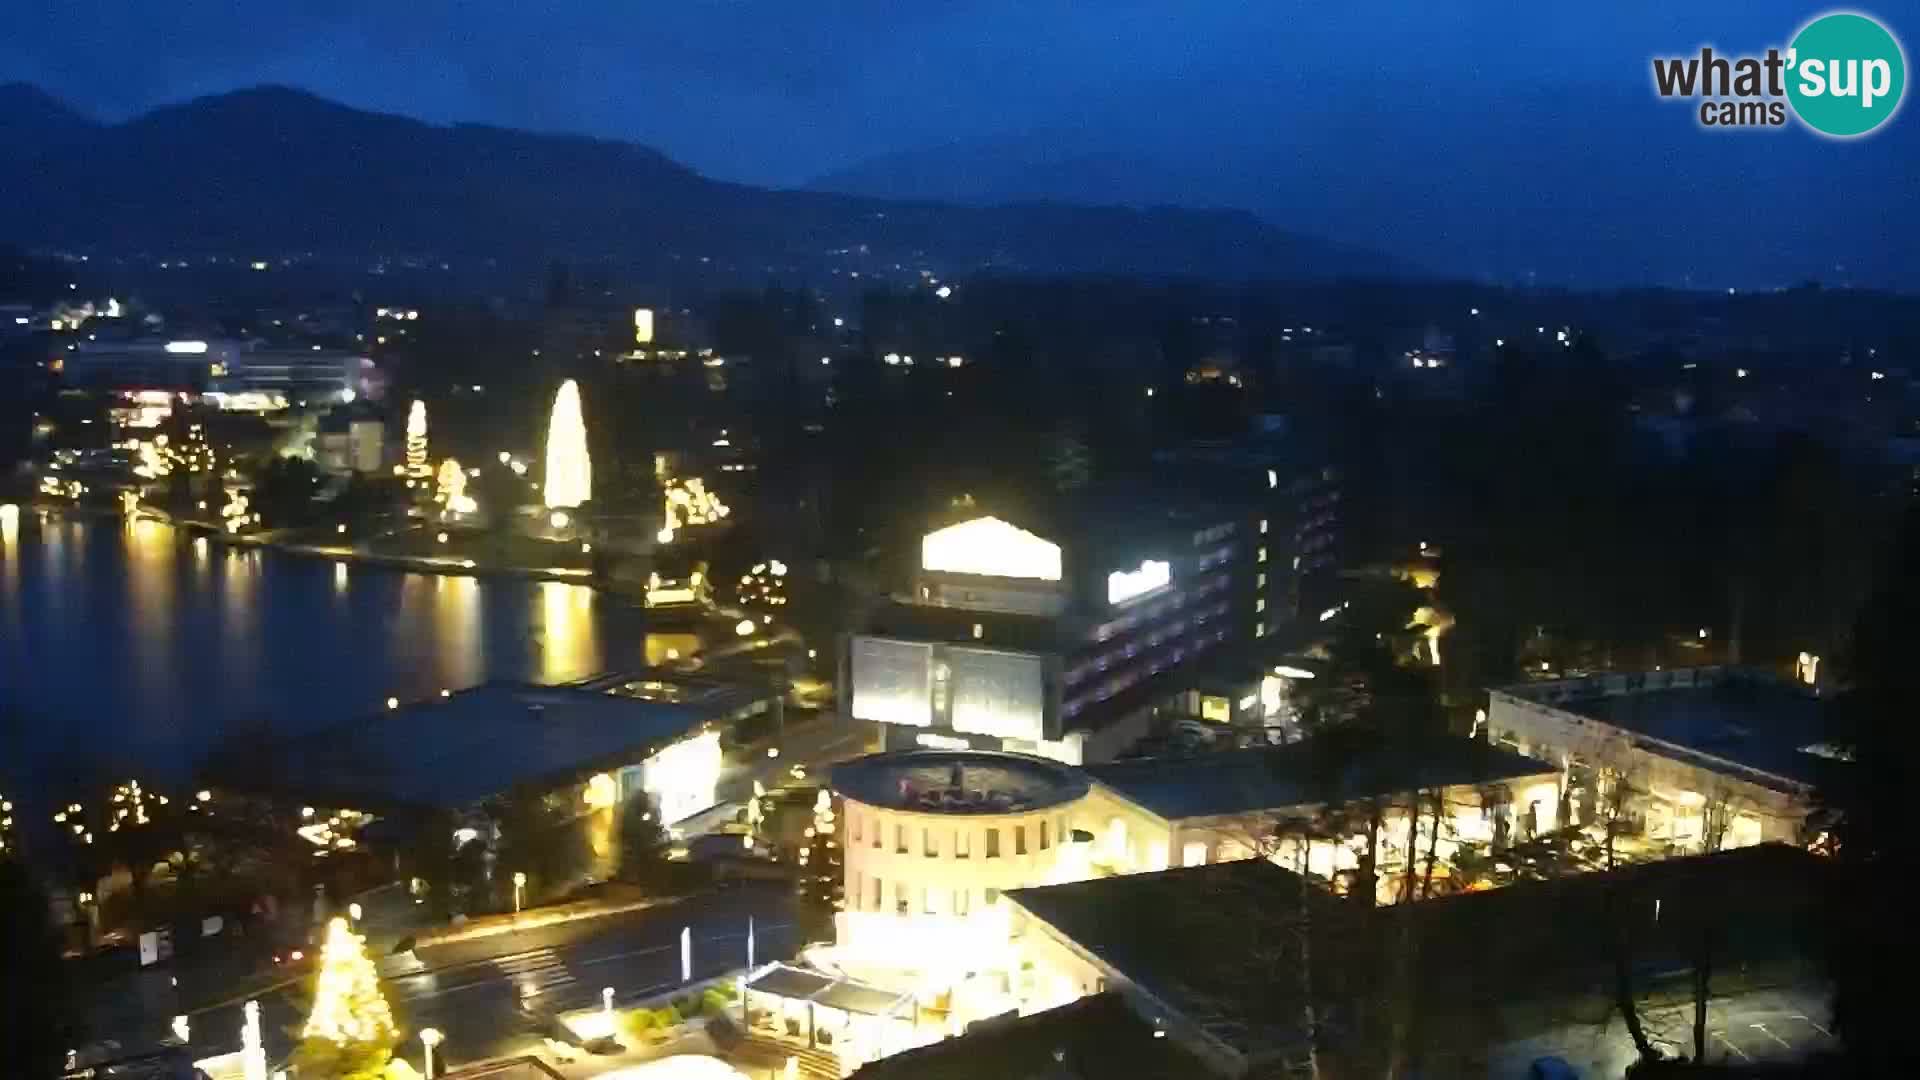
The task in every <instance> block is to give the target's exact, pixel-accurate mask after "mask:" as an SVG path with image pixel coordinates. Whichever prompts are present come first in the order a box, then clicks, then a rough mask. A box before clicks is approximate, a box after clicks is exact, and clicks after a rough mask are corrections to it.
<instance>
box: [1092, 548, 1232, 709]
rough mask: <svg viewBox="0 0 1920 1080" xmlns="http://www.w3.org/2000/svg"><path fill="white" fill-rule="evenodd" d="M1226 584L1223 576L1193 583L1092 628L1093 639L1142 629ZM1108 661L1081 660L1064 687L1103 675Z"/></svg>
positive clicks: (1101, 657)
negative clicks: (1095, 673) (1088, 677)
mask: <svg viewBox="0 0 1920 1080" xmlns="http://www.w3.org/2000/svg"><path fill="white" fill-rule="evenodd" d="M1228 584H1229V579H1228V576H1227V575H1226V574H1213V575H1211V576H1209V577H1205V578H1199V579H1196V580H1195V581H1194V582H1193V583H1192V584H1191V587H1189V588H1185V589H1176V590H1174V591H1173V592H1172V593H1171V594H1170V595H1169V596H1167V597H1166V598H1165V599H1163V600H1157V601H1154V602H1153V603H1151V604H1148V605H1147V606H1145V607H1141V608H1137V609H1135V610H1133V611H1131V612H1129V613H1127V614H1126V615H1124V616H1122V617H1120V618H1118V619H1115V620H1113V621H1112V622H1109V623H1103V624H1101V625H1100V626H1097V627H1095V628H1094V631H1093V639H1094V640H1095V641H1096V642H1102V643H1104V642H1106V641H1108V640H1110V639H1112V638H1114V637H1115V636H1117V635H1120V634H1124V633H1127V632H1129V631H1132V630H1134V629H1136V628H1139V627H1142V626H1150V625H1152V624H1153V623H1154V622H1156V621H1158V620H1160V619H1162V618H1164V617H1166V616H1168V615H1172V614H1175V613H1177V612H1179V610H1180V609H1181V608H1182V607H1184V606H1186V605H1187V604H1191V603H1195V602H1197V601H1200V600H1203V599H1205V598H1206V597H1208V596H1211V595H1212V594H1214V593H1216V592H1219V591H1220V590H1222V589H1224V588H1226V587H1227V585H1228ZM1111 657H1112V654H1111V653H1097V654H1095V655H1094V656H1091V657H1088V658H1086V659H1083V660H1081V661H1080V662H1079V663H1078V664H1075V665H1074V666H1073V667H1071V668H1068V669H1067V685H1068V686H1072V685H1073V684H1074V683H1076V682H1079V681H1080V680H1081V679H1084V678H1086V677H1087V676H1088V675H1090V674H1091V673H1093V672H1094V671H1105V670H1106V669H1107V667H1108V666H1109V665H1110V664H1111V662H1112V661H1111Z"/></svg>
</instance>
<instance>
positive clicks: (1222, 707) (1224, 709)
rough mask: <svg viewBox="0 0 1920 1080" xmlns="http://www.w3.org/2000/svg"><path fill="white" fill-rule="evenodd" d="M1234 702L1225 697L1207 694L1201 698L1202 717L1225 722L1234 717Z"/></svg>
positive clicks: (1220, 722)
mask: <svg viewBox="0 0 1920 1080" xmlns="http://www.w3.org/2000/svg"><path fill="white" fill-rule="evenodd" d="M1232 712H1233V703H1232V702H1230V701H1228V700H1227V699H1226V698H1223V697H1215V696H1214V695H1211V694H1209V695H1207V696H1206V697H1203V698H1201V699H1200V719H1202V720H1211V721H1213V722H1214V723H1216V724H1224V723H1226V722H1227V721H1228V720H1230V719H1232Z"/></svg>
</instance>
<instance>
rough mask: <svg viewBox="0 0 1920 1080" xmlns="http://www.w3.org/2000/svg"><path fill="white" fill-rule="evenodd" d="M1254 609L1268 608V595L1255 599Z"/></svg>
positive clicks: (1263, 609)
mask: <svg viewBox="0 0 1920 1080" xmlns="http://www.w3.org/2000/svg"><path fill="white" fill-rule="evenodd" d="M1253 610H1255V611H1265V610H1267V598H1266V597H1264V596H1262V597H1260V598H1259V599H1257V600H1255V601H1254V602H1253Z"/></svg>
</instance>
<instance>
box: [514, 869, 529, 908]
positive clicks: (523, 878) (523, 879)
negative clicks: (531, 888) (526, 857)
mask: <svg viewBox="0 0 1920 1080" xmlns="http://www.w3.org/2000/svg"><path fill="white" fill-rule="evenodd" d="M526 888H527V875H526V874H525V873H523V872H522V871H519V870H515V871H514V872H513V913H514V914H515V915H518V914H520V901H521V894H522V893H523V892H525V890H526Z"/></svg>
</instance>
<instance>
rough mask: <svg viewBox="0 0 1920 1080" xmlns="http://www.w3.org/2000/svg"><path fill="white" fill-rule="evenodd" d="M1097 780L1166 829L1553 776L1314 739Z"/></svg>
mask: <svg viewBox="0 0 1920 1080" xmlns="http://www.w3.org/2000/svg"><path fill="white" fill-rule="evenodd" d="M1085 771H1086V772H1087V773H1088V774H1090V775H1091V776H1092V777H1093V778H1094V779H1095V780H1098V781H1099V782H1100V783H1102V784H1105V785H1106V786H1107V787H1109V788H1112V789H1113V790H1115V791H1117V792H1119V793H1120V794H1121V795H1123V796H1125V797H1126V798H1127V799H1129V800H1131V801H1132V802H1134V803H1136V804H1138V805H1140V806H1143V807H1145V808H1146V809H1148V810H1151V811H1153V812H1154V813H1156V814H1158V815H1160V816H1161V817H1163V818H1166V819H1168V820H1178V819H1182V818H1199V817H1214V816H1218V815H1222V814H1240V813H1247V812H1249V811H1254V810H1274V809H1279V808H1282V807H1289V806H1306V805H1314V804H1320V803H1339V802H1347V801H1351V800H1353V799H1360V798H1366V797H1368V796H1373V795H1391V794H1395V793H1399V792H1404V791H1416V790H1426V789H1432V788H1441V787H1452V786H1454V785H1456V784H1480V783H1492V782H1496V781H1502V780H1514V779H1518V778H1520V777H1523V776H1544V775H1551V774H1553V773H1555V772H1557V771H1558V770H1557V769H1556V768H1555V767H1554V766H1552V765H1550V764H1548V763H1546V762H1543V761H1536V760H1535V759H1533V758H1529V757H1523V756H1521V755H1519V754H1516V753H1513V752H1512V751H1509V750H1503V749H1500V748H1498V747H1495V746H1490V745H1488V744H1487V743H1484V742H1479V741H1477V740H1472V739H1442V738H1435V739H1423V740H1420V741H1418V742H1416V743H1411V744H1401V745H1397V746H1386V745H1382V744H1377V743H1366V742H1359V741H1355V740H1348V739H1339V738H1330V737H1327V736H1320V737H1317V738H1312V739H1307V740H1305V741H1303V742H1297V743H1291V744H1289V745H1286V746H1274V747H1260V748H1255V749H1248V750H1222V751H1218V752H1214V753H1202V754H1197V755H1195V756H1193V757H1182V758H1142V759H1138V760H1134V761H1117V762H1111V763H1108V764H1103V765H1088V766H1086V767H1085Z"/></svg>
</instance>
